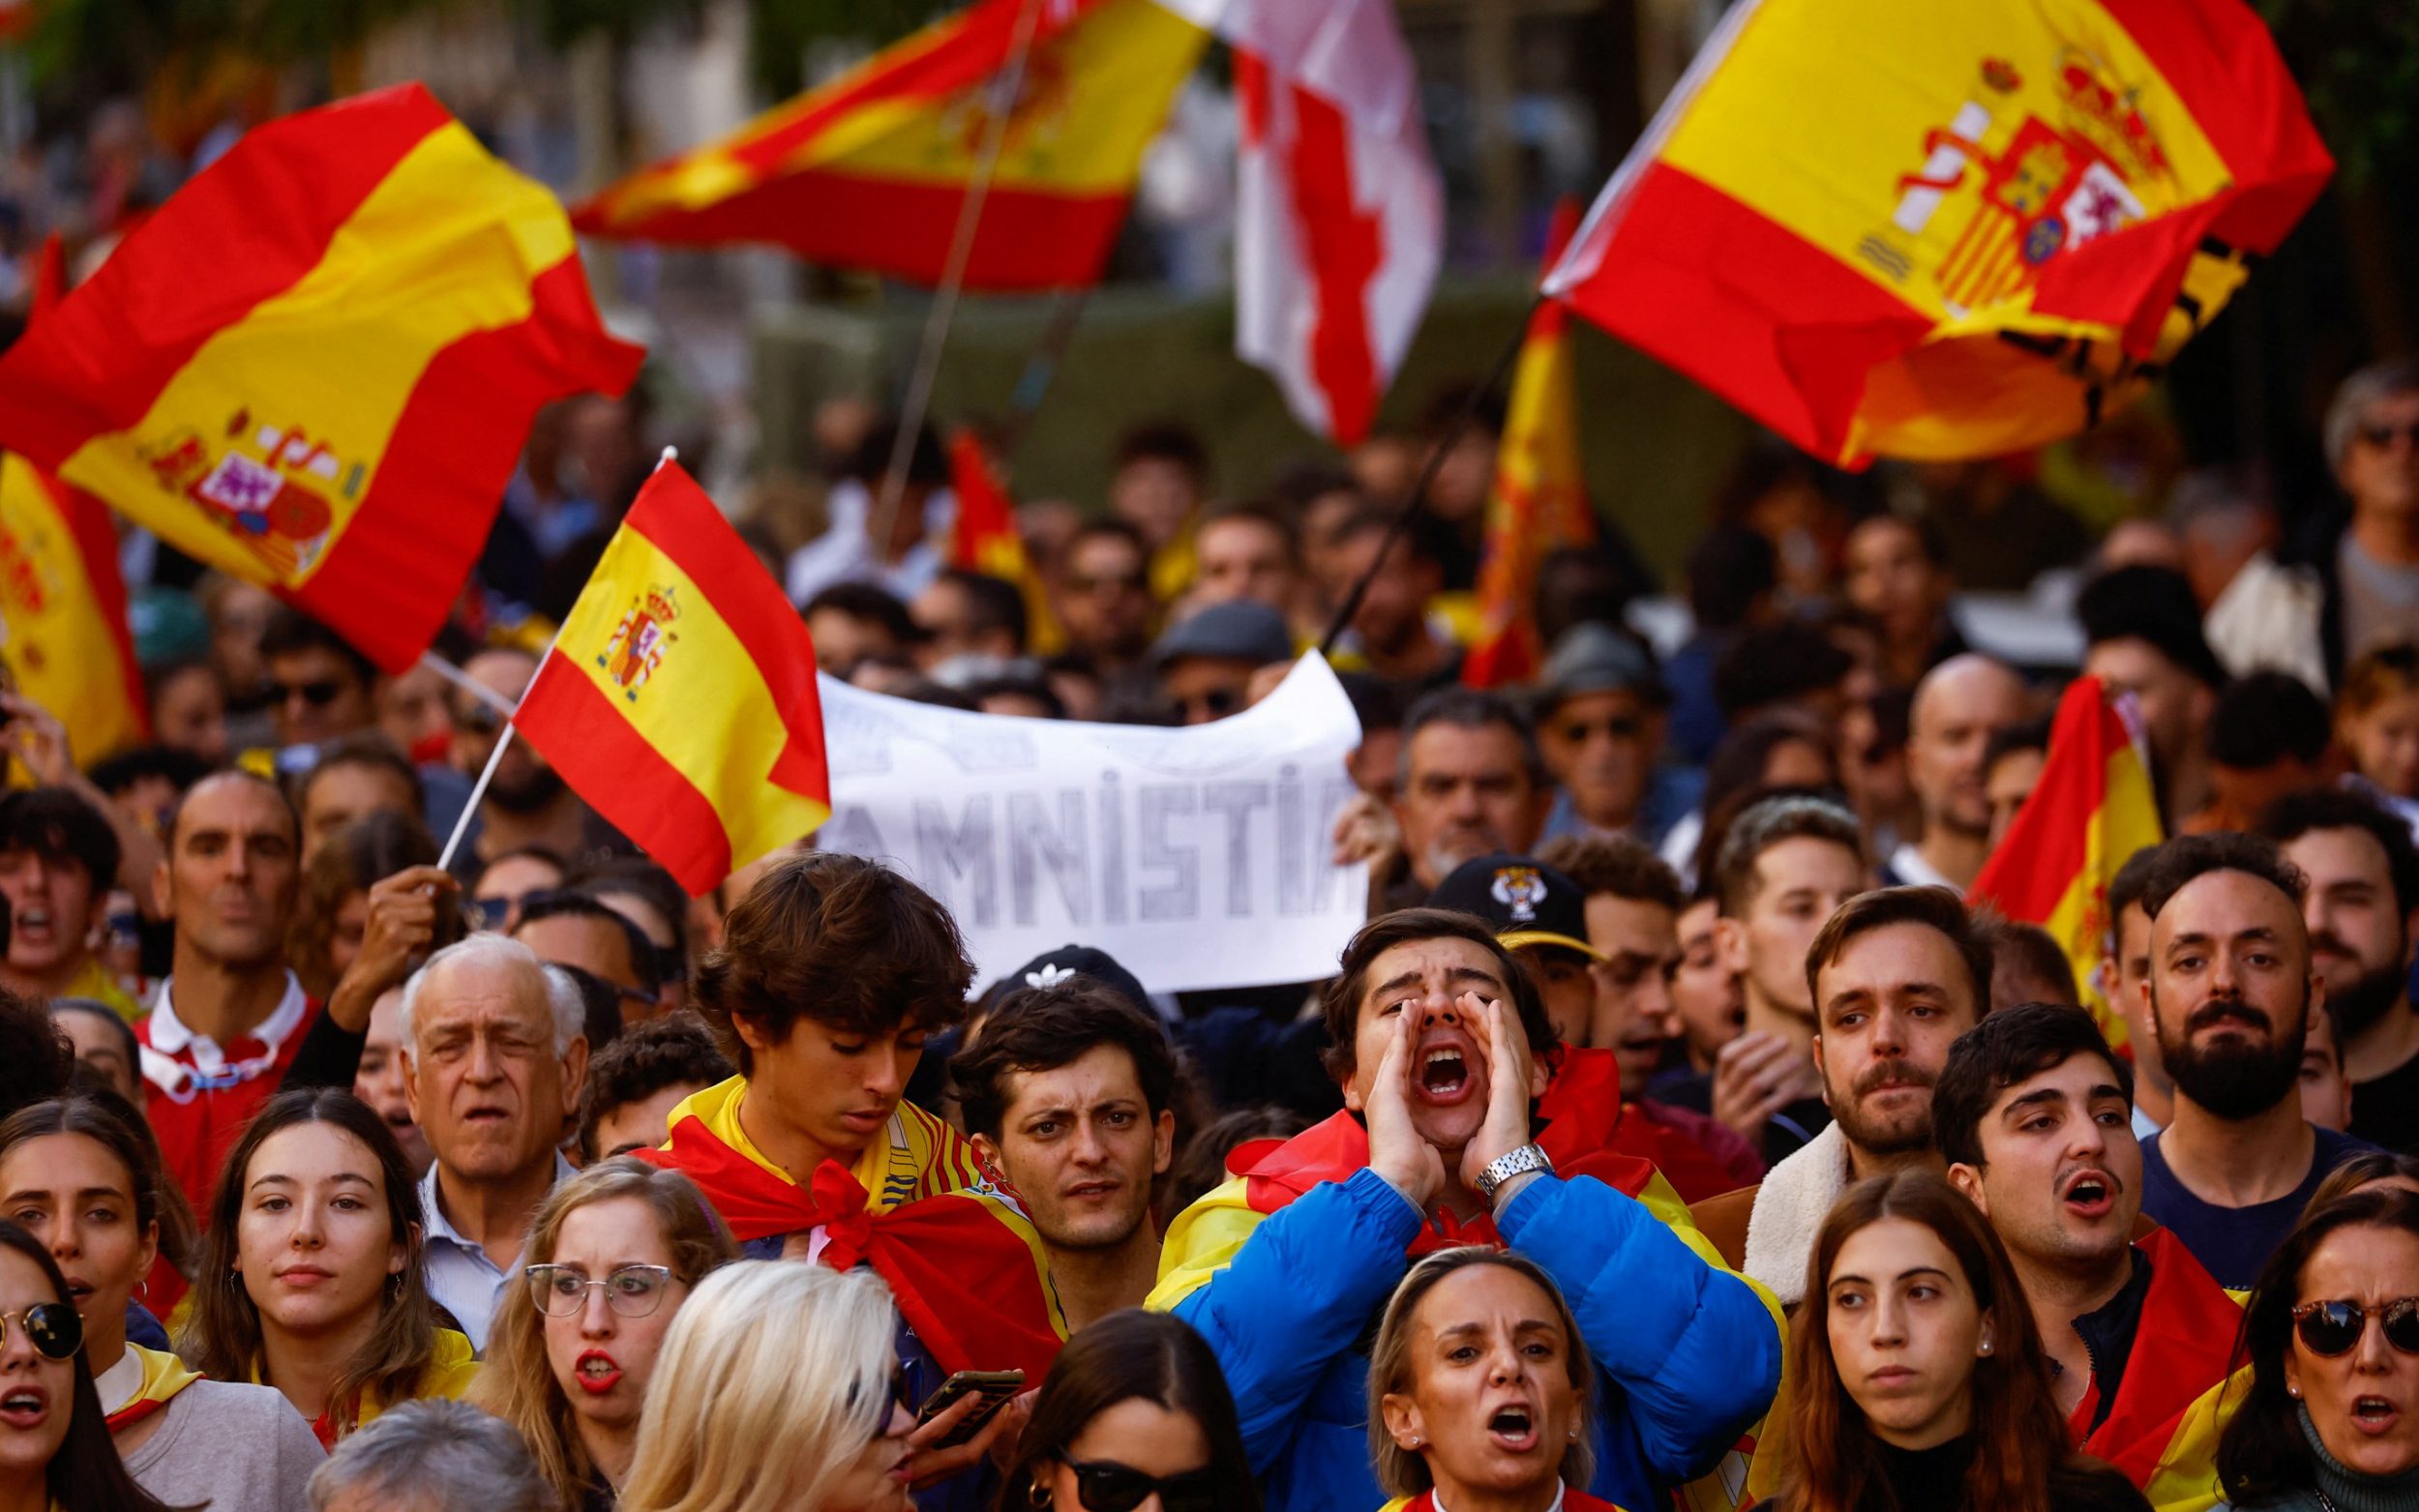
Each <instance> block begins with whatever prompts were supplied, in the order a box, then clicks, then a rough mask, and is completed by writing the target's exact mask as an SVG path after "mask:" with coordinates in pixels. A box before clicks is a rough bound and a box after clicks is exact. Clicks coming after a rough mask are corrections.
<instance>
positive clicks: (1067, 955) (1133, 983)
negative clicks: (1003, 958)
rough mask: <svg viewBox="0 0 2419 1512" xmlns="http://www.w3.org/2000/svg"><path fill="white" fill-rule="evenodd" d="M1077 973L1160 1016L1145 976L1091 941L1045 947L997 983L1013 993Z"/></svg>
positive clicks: (1057, 982)
mask: <svg viewBox="0 0 2419 1512" xmlns="http://www.w3.org/2000/svg"><path fill="white" fill-rule="evenodd" d="M1078 976H1088V977H1090V978H1091V979H1092V980H1093V981H1095V982H1097V983H1099V984H1100V985H1101V986H1103V987H1105V988H1107V989H1108V990H1109V991H1111V992H1113V993H1117V994H1118V995H1119V996H1120V997H1122V998H1124V999H1125V1000H1126V1001H1127V1002H1130V1003H1132V1004H1133V1005H1134V1006H1135V1007H1137V1008H1139V1009H1141V1010H1142V1011H1143V1012H1145V1013H1147V1014H1149V1015H1150V1017H1152V1018H1153V1019H1156V1018H1158V1017H1159V1010H1158V1009H1157V1008H1155V1007H1153V1006H1151V1001H1150V993H1148V992H1146V991H1145V990H1144V989H1143V984H1142V979H1141V978H1139V977H1137V976H1135V975H1134V973H1133V972H1131V971H1128V970H1126V969H1125V967H1123V966H1122V965H1120V964H1118V959H1117V957H1115V956H1112V955H1110V954H1109V953H1108V952H1107V951H1105V950H1100V949H1096V948H1094V947H1093V946H1090V945H1060V947H1059V948H1058V949H1056V950H1045V951H1043V952H1042V953H1041V954H1040V955H1038V956H1035V957H1034V958H1033V959H1032V960H1030V961H1028V962H1026V963H1025V964H1023V965H1021V966H1019V967H1017V968H1016V969H1015V970H1013V971H1011V972H1009V973H1008V974H1007V975H1006V976H1005V977H1003V978H1002V979H1001V980H1000V983H999V984H998V985H999V987H1000V989H1001V990H1002V991H1003V992H1006V993H1013V992H1016V991H1018V990H1019V989H1021V988H1028V987H1056V986H1058V985H1059V984H1060V983H1061V982H1063V981H1066V980H1067V979H1068V978H1070V977H1078Z"/></svg>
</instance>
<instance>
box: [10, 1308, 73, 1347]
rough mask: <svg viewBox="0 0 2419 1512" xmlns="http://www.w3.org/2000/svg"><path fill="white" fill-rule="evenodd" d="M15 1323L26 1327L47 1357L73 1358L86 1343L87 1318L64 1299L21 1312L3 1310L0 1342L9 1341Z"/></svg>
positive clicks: (29, 1334) (28, 1336)
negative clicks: (76, 1311)
mask: <svg viewBox="0 0 2419 1512" xmlns="http://www.w3.org/2000/svg"><path fill="white" fill-rule="evenodd" d="M13 1323H14V1324H21V1325H22V1326H23V1327H24V1329H25V1337H26V1339H27V1340H29V1341H31V1343H32V1344H33V1346H34V1349H35V1351H36V1352H37V1353H39V1354H41V1356H42V1357H43V1358H44V1359H45V1360H65V1359H72V1358H74V1357H75V1351H76V1350H78V1349H82V1348H83V1347H84V1319H81V1318H79V1317H77V1316H76V1313H75V1309H74V1308H72V1307H70V1306H68V1305H67V1304H66V1303H65V1302H37V1303H35V1304H34V1305H33V1306H31V1307H29V1308H27V1309H26V1310H25V1311H23V1312H21V1313H0V1344H5V1343H7V1342H8V1337H9V1327H10V1325H11V1324H13Z"/></svg>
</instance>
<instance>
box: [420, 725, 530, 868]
mask: <svg viewBox="0 0 2419 1512" xmlns="http://www.w3.org/2000/svg"><path fill="white" fill-rule="evenodd" d="M513 728H514V726H513V722H512V720H511V719H510V718H509V717H507V718H506V719H505V721H504V727H503V729H502V731H501V732H499V733H498V734H497V735H496V737H495V749H494V750H493V751H491V752H489V753H488V757H487V765H486V766H484V767H482V768H480V770H479V780H478V781H477V782H475V783H473V784H471V785H470V796H469V797H468V798H466V799H464V800H463V806H462V815H461V816H460V817H458V818H456V819H455V820H454V832H453V833H452V834H451V835H448V836H446V837H445V849H444V850H443V852H442V853H440V854H439V855H438V856H437V858H436V864H437V866H438V868H439V869H440V870H442V869H447V868H450V867H452V866H453V864H454V852H455V851H456V850H458V849H460V848H461V846H462V837H463V834H464V833H465V832H466V831H467V830H468V829H469V828H470V816H471V815H474V814H476V813H478V812H479V803H480V800H482V799H484V798H485V797H486V796H487V786H488V784H490V783H492V782H493V781H494V780H495V768H496V767H497V766H498V765H500V764H501V763H502V761H503V759H504V752H505V750H506V748H508V747H510V746H511V745H512V743H513Z"/></svg>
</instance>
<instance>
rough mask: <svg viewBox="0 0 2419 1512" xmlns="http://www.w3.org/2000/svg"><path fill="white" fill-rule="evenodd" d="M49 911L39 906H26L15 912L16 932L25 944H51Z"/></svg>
mask: <svg viewBox="0 0 2419 1512" xmlns="http://www.w3.org/2000/svg"><path fill="white" fill-rule="evenodd" d="M50 923H51V920H50V910H49V909H48V908H45V907H44V906H43V905H42V904H26V905H25V906H24V907H23V908H20V909H19V910H17V915H16V932H17V933H18V934H21V935H23V936H24V937H25V941H26V943H27V944H43V945H47V944H50V943H51V942H52V939H53V934H52V932H51V927H50Z"/></svg>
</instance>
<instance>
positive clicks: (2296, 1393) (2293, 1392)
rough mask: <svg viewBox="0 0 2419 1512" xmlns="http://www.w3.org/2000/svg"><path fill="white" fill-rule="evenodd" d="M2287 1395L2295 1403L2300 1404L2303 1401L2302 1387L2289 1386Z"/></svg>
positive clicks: (2286, 1390) (2286, 1388) (2286, 1391)
mask: <svg viewBox="0 0 2419 1512" xmlns="http://www.w3.org/2000/svg"><path fill="white" fill-rule="evenodd" d="M2285 1395H2286V1396H2288V1397H2291V1398H2292V1399H2293V1400H2294V1401H2296V1402H2299V1401H2300V1400H2301V1387H2299V1386H2287V1387H2285Z"/></svg>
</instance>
